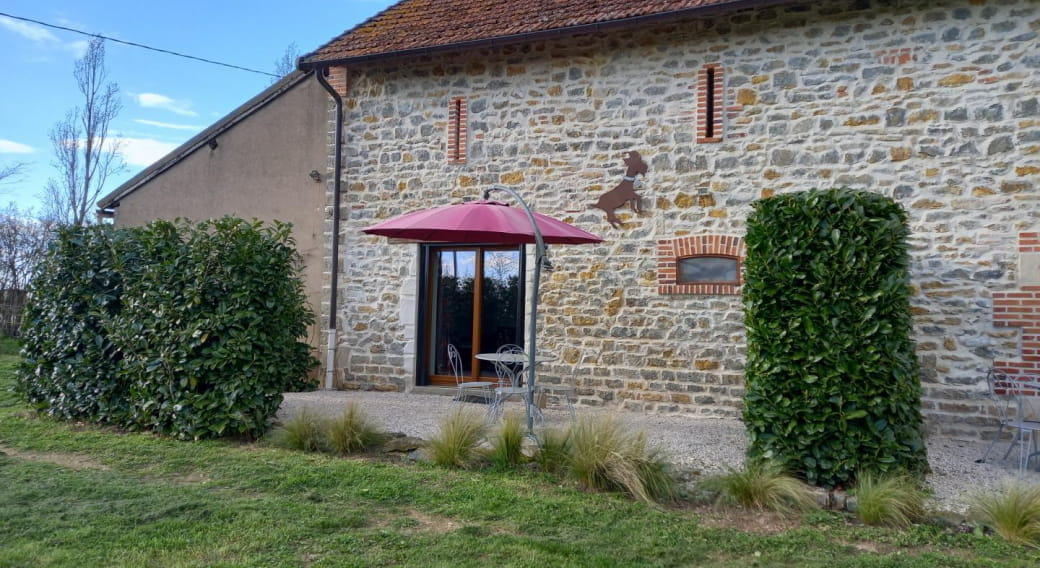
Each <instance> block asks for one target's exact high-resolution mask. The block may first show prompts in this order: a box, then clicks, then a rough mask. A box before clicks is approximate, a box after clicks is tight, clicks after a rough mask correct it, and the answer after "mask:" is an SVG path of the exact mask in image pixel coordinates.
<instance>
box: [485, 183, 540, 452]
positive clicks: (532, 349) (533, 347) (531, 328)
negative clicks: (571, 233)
mask: <svg viewBox="0 0 1040 568" xmlns="http://www.w3.org/2000/svg"><path fill="white" fill-rule="evenodd" d="M492 191H504V192H506V193H508V194H509V195H512V196H513V198H514V199H516V200H517V201H519V202H520V205H521V206H523V208H524V211H525V212H526V213H527V218H528V220H530V221H531V230H532V231H533V232H534V243H535V245H534V246H535V249H534V250H535V254H534V278H533V280H534V290H533V291H532V293H531V319H530V320H529V321H528V322H527V344H528V346H529V347H528V348H527V369H528V370H527V404H526V405H525V408H526V409H527V431H528V432H532V433H533V432H534V413H533V412H531V410H532V408H533V407H534V406H533V405H534V381H535V375H536V374H537V370H538V367H537V366H536V365H535V355H536V352H537V351H538V348H537V343H536V339H537V337H538V286H539V284H541V281H542V263H543V262H545V241H544V240H543V239H542V232H541V230H539V229H538V222H537V221H535V218H534V212H533V211H531V208H530V207H528V205H527V202H526V201H524V199H523V198H522V197H520V195H518V194H517V193H516V192H515V191H513V190H512V189H510V188H508V187H506V186H504V185H496V186H492V187H491V189H485V190H484V199H487V198H488V197H490V195H491V192H492Z"/></svg>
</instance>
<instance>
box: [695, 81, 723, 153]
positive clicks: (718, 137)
mask: <svg viewBox="0 0 1040 568" xmlns="http://www.w3.org/2000/svg"><path fill="white" fill-rule="evenodd" d="M697 82H698V91H699V92H698V95H697V141H698V142H722V117H723V93H724V90H723V89H724V83H723V69H722V66H721V65H719V64H718V63H709V64H707V65H705V66H703V67H701V70H700V73H699V76H698V81H697Z"/></svg>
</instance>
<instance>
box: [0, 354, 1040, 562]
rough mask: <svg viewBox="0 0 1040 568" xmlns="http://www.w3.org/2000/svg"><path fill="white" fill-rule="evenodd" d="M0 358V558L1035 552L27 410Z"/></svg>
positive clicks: (592, 558)
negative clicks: (707, 510)
mask: <svg viewBox="0 0 1040 568" xmlns="http://www.w3.org/2000/svg"><path fill="white" fill-rule="evenodd" d="M15 362H16V361H15V358H13V357H9V356H8V357H2V356H0V451H2V452H4V454H6V455H3V456H0V566H4V567H6V566H33V567H36V566H44V567H46V566H69V567H76V568H81V567H82V568H89V567H94V566H99V567H100V566H103V567H108V566H115V567H120V566H127V567H139V566H184V567H188V566H314V567H325V566H386V565H395V566H422V567H426V566H463V567H465V566H537V567H542V566H714V567H719V566H735V567H741V566H792V567H794V566H797V567H801V566H809V567H812V566H827V567H834V566H843V567H844V566H852V567H880V566H898V567H925V566H953V567H965V568H967V567H978V566H983V567H985V566H993V567H996V566H1021V567H1026V566H1028V567H1035V566H1037V565H1038V564H1040V552H1038V551H1035V550H1033V549H1030V548H1026V547H1021V546H1015V545H1011V544H1008V543H1005V542H1003V541H1002V540H1001V539H999V538H994V537H992V536H982V535H978V534H971V533H968V534H959V533H957V532H956V531H952V530H947V529H942V528H939V527H935V526H929V525H915V526H912V527H909V528H908V529H906V530H899V531H897V530H892V529H887V528H881V527H863V526H859V525H849V524H848V523H846V522H845V521H844V517H842V516H840V515H836V514H833V513H824V512H820V513H814V514H813V518H812V520H811V521H806V522H805V523H803V524H800V525H798V526H796V527H795V528H793V529H788V530H783V531H781V532H775V533H761V532H754V533H752V532H744V531H741V530H738V529H734V528H719V527H718V526H709V525H708V524H706V523H705V522H704V521H702V520H701V517H700V516H699V514H698V511H697V509H695V508H692V509H691V508H682V507H677V508H660V507H657V508H655V507H651V506H648V505H646V504H643V503H640V502H637V501H634V500H632V499H630V498H627V497H624V496H621V495H617V494H600V493H586V492H582V491H578V490H576V489H575V488H573V487H571V486H570V485H569V484H566V483H561V482H560V480H559V479H557V478H554V477H552V476H549V475H547V474H544V473H540V472H528V473H525V472H523V471H521V472H492V473H486V472H481V471H472V470H461V469H448V468H441V467H436V466H434V465H430V464H422V463H418V464H416V463H404V462H402V463H400V464H396V463H383V462H379V461H373V460H371V459H350V458H348V459H342V458H337V457H333V456H330V455H328V454H318V453H302V452H298V451H291V450H285V449H281V448H276V447H270V446H268V445H264V444H244V443H239V442H228V441H219V440H218V441H205V442H179V441H173V440H168V439H163V438H159V437H156V436H153V435H149V434H140V433H131V434H126V433H121V432H117V431H114V430H110V429H103V428H97V427H93V426H88V425H82V424H66V423H59V422H54V421H51V420H46V419H37V418H35V417H34V416H33V415H32V413H31V412H30V411H28V410H27V409H26V407H25V406H24V405H22V404H21V403H20V402H18V401H16V400H15V399H14V395H13V394H12V393H11V392H10V391H9V387H10V385H11V381H10V375H11V373H12V370H13V366H14V364H15Z"/></svg>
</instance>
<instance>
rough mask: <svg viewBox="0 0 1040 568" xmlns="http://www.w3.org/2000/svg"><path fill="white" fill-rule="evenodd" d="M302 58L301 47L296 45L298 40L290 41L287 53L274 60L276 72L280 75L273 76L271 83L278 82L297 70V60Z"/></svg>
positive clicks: (286, 49)
mask: <svg viewBox="0 0 1040 568" xmlns="http://www.w3.org/2000/svg"><path fill="white" fill-rule="evenodd" d="M299 58H300V48H299V46H297V45H296V42H295V41H294V42H292V43H290V44H289V45H288V46H286V48H285V53H282V56H281V57H279V58H278V59H277V60H275V62H274V74H275V75H278V77H277V78H272V79H271V83H272V84H273V83H276V82H277V81H278V80H279V79H281V78H282V77H285V76H286V75H288V74H289V73H292V72H293V71H295V70H296V60H297V59H299Z"/></svg>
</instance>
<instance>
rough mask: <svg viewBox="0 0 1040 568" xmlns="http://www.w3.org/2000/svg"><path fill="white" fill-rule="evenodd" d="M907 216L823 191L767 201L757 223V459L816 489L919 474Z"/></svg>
mask: <svg viewBox="0 0 1040 568" xmlns="http://www.w3.org/2000/svg"><path fill="white" fill-rule="evenodd" d="M908 237H909V228H908V225H907V216H906V212H905V211H904V210H903V209H902V207H900V205H899V204H898V203H896V202H895V201H893V200H891V199H889V198H886V197H884V196H881V195H878V194H875V193H871V192H867V191H853V190H849V189H830V190H813V191H806V192H799V193H791V194H785V195H779V196H775V197H771V198H767V199H763V200H761V201H758V202H757V203H756V204H755V206H754V211H753V213H752V215H751V216H750V217H749V219H748V223H747V237H746V245H747V256H746V261H745V266H744V268H745V273H744V278H745V281H744V287H743V301H744V310H745V323H746V326H747V349H748V353H747V367H746V371H745V378H746V394H745V398H744V422H745V424H746V427H747V429H748V434H749V448H748V457H749V459H751V460H775V461H778V462H780V463H781V464H783V465H784V466H785V467H786V468H788V469H789V470H790V471H793V472H796V473H798V474H801V475H802V476H804V478H805V479H806V480H808V481H809V482H810V483H813V484H815V485H820V486H824V487H834V486H848V485H849V484H850V483H852V482H853V481H854V479H855V476H856V473H857V472H860V471H873V472H879V473H883V472H889V471H902V472H906V473H910V474H921V473H923V472H925V471H926V470H927V468H928V464H927V459H926V454H925V446H924V442H923V436H922V421H921V412H920V397H921V385H920V377H919V369H918V362H917V358H916V355H915V346H914V341H913V336H912V333H913V329H912V316H911V312H910V295H911V287H910V278H909V265H910V257H909V252H908V244H907V239H908Z"/></svg>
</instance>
